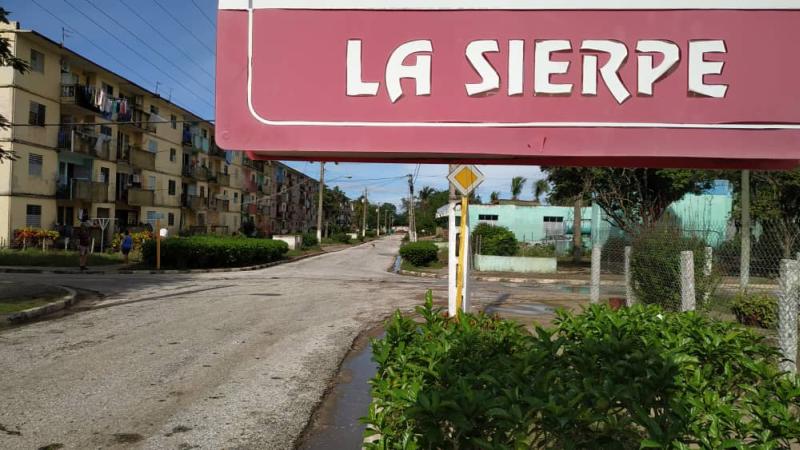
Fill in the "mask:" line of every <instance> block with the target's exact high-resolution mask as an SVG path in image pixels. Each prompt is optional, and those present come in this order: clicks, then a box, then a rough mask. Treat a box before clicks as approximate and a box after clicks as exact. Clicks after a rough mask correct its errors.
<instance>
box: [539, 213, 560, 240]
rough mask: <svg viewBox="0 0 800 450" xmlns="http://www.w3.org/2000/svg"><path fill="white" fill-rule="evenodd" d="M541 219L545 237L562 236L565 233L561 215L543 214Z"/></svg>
mask: <svg viewBox="0 0 800 450" xmlns="http://www.w3.org/2000/svg"><path fill="white" fill-rule="evenodd" d="M543 220H544V235H545V237H549V236H562V235H564V234H565V230H564V218H563V217H557V216H545V217H544V219H543Z"/></svg>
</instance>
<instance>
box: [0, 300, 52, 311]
mask: <svg viewBox="0 0 800 450" xmlns="http://www.w3.org/2000/svg"><path fill="white" fill-rule="evenodd" d="M53 300H55V298H53V299H46V298H25V299H8V300H0V314H11V313H15V312H19V311H25V310H26V309H31V308H36V307H37V306H43V305H46V304H48V303H51V302H52V301H53Z"/></svg>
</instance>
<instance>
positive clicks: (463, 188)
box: [447, 165, 484, 317]
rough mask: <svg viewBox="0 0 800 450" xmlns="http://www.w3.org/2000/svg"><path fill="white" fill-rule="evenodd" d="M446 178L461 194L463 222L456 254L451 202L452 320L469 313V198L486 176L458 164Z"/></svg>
mask: <svg viewBox="0 0 800 450" xmlns="http://www.w3.org/2000/svg"><path fill="white" fill-rule="evenodd" d="M447 179H448V180H449V181H450V182H451V183H452V184H453V185H454V186H455V188H456V189H458V191H459V192H460V193H461V223H460V226H459V233H458V251H457V252H456V251H455V249H454V244H455V243H456V238H455V234H456V220H455V209H456V208H455V202H452V203H451V204H450V208H449V213H450V220H449V225H450V228H449V247H448V252H449V261H448V267H449V281H450V282H449V286H448V294H449V295H448V313H449V315H450V317H454V316H457V315H458V311H462V312H466V311H469V298H470V292H469V282H468V280H469V267H470V258H469V256H470V249H469V248H470V245H469V244H470V242H469V241H470V236H469V235H470V233H469V196H470V194H471V193H472V192H473V191H474V190H475V189H476V188H477V187H478V186H479V185H480V184H481V183H482V182H483V180H484V176H483V174H482V173H481V172H480V171H479V170H478V169H477V168H476V167H475V166H472V165H459V166H456V168H455V169H453V171H451V172H450V175H448V177H447ZM454 281H455V282H454Z"/></svg>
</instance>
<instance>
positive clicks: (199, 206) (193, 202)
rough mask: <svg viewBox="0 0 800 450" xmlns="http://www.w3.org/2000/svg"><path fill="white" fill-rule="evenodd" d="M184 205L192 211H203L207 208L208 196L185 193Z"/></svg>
mask: <svg viewBox="0 0 800 450" xmlns="http://www.w3.org/2000/svg"><path fill="white" fill-rule="evenodd" d="M184 206H185V207H187V208H189V209H191V210H193V211H205V210H207V209H208V197H200V196H199V195H187V196H186V198H185V201H184Z"/></svg>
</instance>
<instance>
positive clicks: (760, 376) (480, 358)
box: [363, 293, 800, 449]
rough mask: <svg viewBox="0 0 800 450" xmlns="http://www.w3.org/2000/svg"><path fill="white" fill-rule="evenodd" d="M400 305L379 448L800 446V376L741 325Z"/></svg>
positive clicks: (384, 357)
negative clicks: (511, 316)
mask: <svg viewBox="0 0 800 450" xmlns="http://www.w3.org/2000/svg"><path fill="white" fill-rule="evenodd" d="M417 312H418V314H420V315H421V316H422V317H423V318H424V320H425V322H424V323H423V324H419V323H417V322H415V320H414V318H413V317H410V316H409V317H405V316H403V315H401V314H400V313H399V312H397V313H395V315H394V317H393V318H392V319H391V320H390V321H389V322H388V323H387V324H386V336H385V337H384V338H383V339H379V340H375V341H373V342H372V346H373V359H374V360H375V361H376V362H377V364H378V372H377V374H376V376H375V377H374V379H373V380H372V382H371V385H372V391H371V392H372V397H373V401H372V403H371V405H370V409H369V413H368V416H367V417H365V418H364V419H363V420H364V422H366V424H367V430H366V432H365V434H366V436H371V437H372V439H375V440H374V441H372V442H370V443H369V444H366V447H367V448H369V449H413V448H420V449H421V448H462V449H506V448H508V449H523V448H525V449H527V448H542V449H545V448H548V449H639V448H663V449H667V448H669V449H689V448H697V449H721V448H739V449H743V448H763V449H772V448H790V446H791V447H792V448H794V447H793V446H792V444H797V443H798V442H799V440H800V378H798V377H794V376H791V377H790V376H784V375H783V374H781V373H779V372H778V370H777V368H776V363H777V355H776V351H775V350H774V348H773V347H771V346H769V345H767V344H766V343H765V342H764V341H763V338H762V337H759V336H757V335H756V334H754V333H752V332H750V331H749V330H746V329H744V328H742V327H741V326H739V325H737V324H732V323H724V322H716V321H713V320H710V319H707V318H704V317H702V316H700V315H698V314H695V313H684V314H676V313H666V312H663V310H661V309H660V308H658V307H655V306H644V305H640V306H637V307H634V308H631V309H622V310H620V311H618V312H614V311H611V310H609V309H608V308H607V307H605V306H599V305H593V306H590V307H589V308H588V309H587V310H585V311H584V312H583V313H582V314H581V315H577V316H576V315H572V314H571V313H566V312H560V313H559V314H558V319H557V321H556V327H555V328H554V329H549V330H545V329H541V328H538V329H537V331H536V334H530V333H529V332H528V331H526V330H525V329H524V328H523V327H521V326H519V325H517V324H514V323H512V322H509V321H504V320H500V319H497V318H494V317H489V316H485V315H463V316H461V318H460V320H459V321H457V320H453V319H447V318H445V317H443V315H442V314H441V311H439V310H436V309H434V308H433V306H432V298H431V295H430V293H428V298H427V302H426V305H425V306H424V307H420V308H418V309H417Z"/></svg>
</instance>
